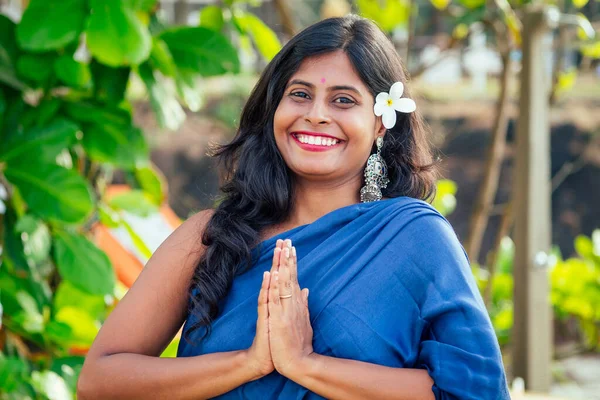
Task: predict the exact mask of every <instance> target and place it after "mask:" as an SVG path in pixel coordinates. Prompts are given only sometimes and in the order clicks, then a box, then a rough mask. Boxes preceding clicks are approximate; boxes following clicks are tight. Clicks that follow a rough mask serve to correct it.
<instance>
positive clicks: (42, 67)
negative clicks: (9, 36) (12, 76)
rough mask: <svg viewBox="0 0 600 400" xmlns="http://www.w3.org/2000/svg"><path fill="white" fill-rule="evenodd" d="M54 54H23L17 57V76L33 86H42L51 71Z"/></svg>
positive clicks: (50, 74)
mask: <svg viewBox="0 0 600 400" xmlns="http://www.w3.org/2000/svg"><path fill="white" fill-rule="evenodd" d="M54 59H55V56H54V54H50V53H44V54H23V55H21V56H20V57H19V58H18V59H17V76H18V77H19V78H21V79H23V80H26V81H27V82H30V83H33V84H34V86H36V87H37V86H43V85H44V84H45V83H46V82H48V80H49V79H50V77H51V76H52V72H53V68H52V66H53V64H54Z"/></svg>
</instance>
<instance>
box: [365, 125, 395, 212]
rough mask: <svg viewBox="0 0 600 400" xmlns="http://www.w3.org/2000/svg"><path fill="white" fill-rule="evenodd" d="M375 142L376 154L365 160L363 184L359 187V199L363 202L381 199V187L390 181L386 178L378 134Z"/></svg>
mask: <svg viewBox="0 0 600 400" xmlns="http://www.w3.org/2000/svg"><path fill="white" fill-rule="evenodd" d="M376 143H377V154H371V155H370V156H369V159H368V160H367V167H366V168H365V186H363V187H362V189H360V201H361V202H363V203H368V202H370V201H378V200H381V189H385V188H386V187H387V184H388V183H389V182H390V181H389V179H388V178H387V165H386V164H385V161H384V160H383V158H382V157H381V147H382V146H383V137H381V136H379V137H378V138H377V141H376Z"/></svg>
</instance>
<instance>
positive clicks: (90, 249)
mask: <svg viewBox="0 0 600 400" xmlns="http://www.w3.org/2000/svg"><path fill="white" fill-rule="evenodd" d="M54 259H55V261H56V266H57V267H58V271H59V273H60V275H61V277H63V278H64V279H66V280H68V281H69V282H70V283H72V284H73V285H74V286H76V287H78V288H80V289H81V290H84V291H86V292H88V293H91V294H97V295H104V294H111V293H112V292H113V290H114V287H115V280H116V279H115V273H114V271H113V268H112V265H111V263H110V260H109V259H108V256H107V255H106V254H105V253H104V252H103V251H102V250H100V249H99V248H98V247H96V245H95V244H94V243H92V242H90V241H89V240H88V239H87V238H86V237H84V236H82V235H78V234H73V233H69V232H66V231H59V232H56V233H55V234H54Z"/></svg>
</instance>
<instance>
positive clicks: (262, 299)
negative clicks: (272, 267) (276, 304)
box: [258, 271, 271, 320]
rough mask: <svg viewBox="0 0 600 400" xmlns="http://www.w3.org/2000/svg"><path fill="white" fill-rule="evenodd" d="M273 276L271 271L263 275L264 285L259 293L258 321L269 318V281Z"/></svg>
mask: <svg viewBox="0 0 600 400" xmlns="http://www.w3.org/2000/svg"><path fill="white" fill-rule="evenodd" d="M270 277H271V274H270V273H269V271H265V272H264V273H263V280H262V285H261V287H260V292H259V293H258V319H259V320H261V319H262V320H265V319H267V318H268V317H269V309H268V305H267V303H268V300H269V297H268V296H269V280H270Z"/></svg>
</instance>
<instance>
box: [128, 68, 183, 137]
mask: <svg viewBox="0 0 600 400" xmlns="http://www.w3.org/2000/svg"><path fill="white" fill-rule="evenodd" d="M138 72H139V74H140V77H141V78H142V81H143V82H144V84H145V85H146V89H147V91H148V95H149V97H150V105H151V106H152V109H153V110H154V113H155V115H156V119H157V120H158V123H159V125H160V126H161V127H165V128H168V129H171V130H177V129H178V128H179V127H180V126H181V124H182V123H183V121H185V112H184V111H183V109H182V108H181V105H180V104H179V102H178V101H177V99H176V98H175V95H174V93H172V92H171V91H170V90H169V88H168V87H167V86H166V85H165V82H164V81H163V80H162V79H161V76H160V75H159V74H158V73H156V74H155V73H154V71H153V70H152V67H150V65H149V64H148V63H144V64H142V65H140V66H139V68H138Z"/></svg>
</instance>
